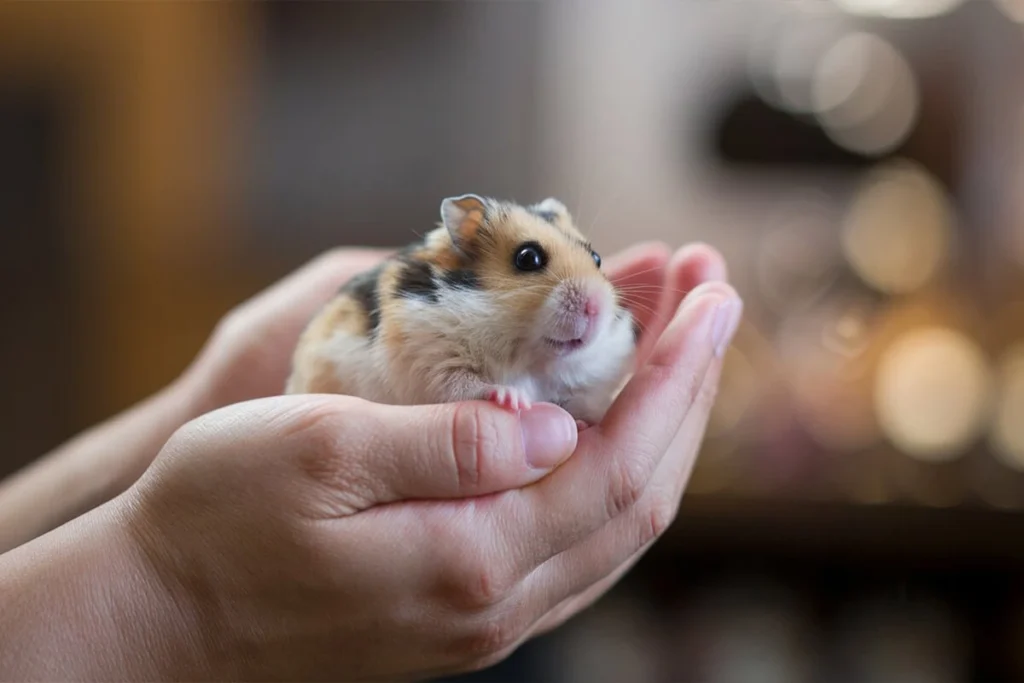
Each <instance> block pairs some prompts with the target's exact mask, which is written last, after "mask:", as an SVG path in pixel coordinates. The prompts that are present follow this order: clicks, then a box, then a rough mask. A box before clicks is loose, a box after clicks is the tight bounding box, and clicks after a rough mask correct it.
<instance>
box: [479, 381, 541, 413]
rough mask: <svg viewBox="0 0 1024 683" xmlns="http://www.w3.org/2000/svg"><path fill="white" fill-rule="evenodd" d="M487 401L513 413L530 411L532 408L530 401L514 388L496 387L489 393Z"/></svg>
mask: <svg viewBox="0 0 1024 683" xmlns="http://www.w3.org/2000/svg"><path fill="white" fill-rule="evenodd" d="M487 400H489V401H493V402H494V403H496V404H498V405H499V406H501V407H502V408H506V409H508V410H513V411H519V410H529V409H530V407H531V404H530V400H529V399H528V398H526V396H525V395H524V394H523V393H522V392H521V391H520V390H519V389H516V388H513V387H495V388H494V389H491V390H490V391H489V392H488V394H487Z"/></svg>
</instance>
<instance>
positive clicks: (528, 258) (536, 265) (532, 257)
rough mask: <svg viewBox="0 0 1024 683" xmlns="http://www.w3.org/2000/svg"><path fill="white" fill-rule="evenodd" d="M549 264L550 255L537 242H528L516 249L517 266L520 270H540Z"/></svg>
mask: <svg viewBox="0 0 1024 683" xmlns="http://www.w3.org/2000/svg"><path fill="white" fill-rule="evenodd" d="M547 264H548V255H547V254H545V253H544V249H543V248H542V247H541V246H540V245H539V244H537V243H536V242H527V243H526V244H523V245H520V247H519V248H518V249H516V256H515V266H516V268H517V269H518V270H522V271H527V272H529V271H533V270H540V269H542V268H543V267H544V266H546V265H547Z"/></svg>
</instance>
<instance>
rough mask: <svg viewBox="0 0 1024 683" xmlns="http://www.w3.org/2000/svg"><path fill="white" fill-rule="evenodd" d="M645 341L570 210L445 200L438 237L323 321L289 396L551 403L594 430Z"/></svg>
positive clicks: (316, 321)
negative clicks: (639, 342) (638, 339)
mask: <svg viewBox="0 0 1024 683" xmlns="http://www.w3.org/2000/svg"><path fill="white" fill-rule="evenodd" d="M635 346H636V332H635V329H634V322H633V318H632V316H631V315H630V313H629V311H628V309H626V308H625V307H624V305H623V303H622V301H621V300H620V296H619V292H618V291H617V290H616V289H615V287H614V286H613V285H612V283H611V282H610V281H609V280H608V278H607V277H606V276H605V275H604V273H603V272H602V271H601V257H600V256H599V255H598V254H597V253H596V252H595V251H594V249H593V248H592V246H591V244H590V242H588V241H587V239H586V238H585V237H584V236H583V235H582V233H580V231H579V230H578V229H577V227H576V226H575V224H574V222H573V219H572V217H571V216H570V215H569V211H568V210H567V209H566V207H565V205H564V204H563V203H562V202H560V201H558V200H557V199H553V198H552V199H546V200H544V201H542V202H540V203H538V204H534V205H530V206H522V205H519V204H516V203H512V202H506V201H499V200H495V199H492V198H485V197H480V196H478V195H474V194H467V195H462V196H458V197H449V198H447V199H445V200H443V201H442V202H441V221H440V222H439V223H438V225H437V227H436V228H435V229H433V230H431V231H430V232H428V233H427V234H426V235H425V236H424V238H423V239H422V240H420V241H417V242H414V243H413V244H410V245H408V246H407V247H405V248H404V249H402V250H401V251H399V252H397V253H396V254H395V255H393V256H391V257H390V258H388V259H387V260H385V261H384V262H382V263H381V264H380V265H378V266H377V267H376V268H374V269H372V270H370V271H368V272H365V273H362V274H360V275H357V276H355V277H354V278H352V279H351V280H350V281H349V282H348V283H346V284H345V285H344V286H343V287H342V288H341V290H340V291H339V292H338V294H337V295H336V296H335V297H334V298H333V299H332V300H331V301H330V302H329V303H328V304H327V305H326V306H325V307H324V308H323V309H321V310H320V311H319V313H317V314H316V316H315V317H314V318H313V320H312V321H311V322H310V324H309V325H308V326H307V327H306V329H305V330H304V332H303V333H302V335H301V338H300V340H299V342H298V345H297V347H296V349H295V354H294V357H293V361H292V372H291V375H290V377H289V379H288V381H287V385H286V388H285V392H286V393H289V394H295V393H335V394H347V395H351V396H357V397H360V398H364V399H366V400H370V401H374V402H377V403H387V404H392V405H410V404H431V403H446V402H452V401H463V400H490V401H494V402H496V403H497V404H499V405H501V406H503V407H505V408H508V409H511V410H519V409H527V408H529V407H530V405H531V404H532V403H534V402H549V403H554V404H557V405H559V406H561V407H562V408H564V409H565V410H566V411H567V412H569V413H570V414H572V415H573V417H575V418H576V419H577V420H579V421H582V422H584V423H587V424H594V423H596V422H599V421H600V420H601V418H602V417H603V415H604V413H605V412H606V411H607V409H608V407H609V406H610V405H611V402H612V400H613V399H614V397H615V395H616V393H617V391H618V390H619V389H620V388H621V386H622V384H623V382H624V380H625V379H626V377H627V375H628V373H629V371H630V370H631V367H632V363H633V360H634V354H635Z"/></svg>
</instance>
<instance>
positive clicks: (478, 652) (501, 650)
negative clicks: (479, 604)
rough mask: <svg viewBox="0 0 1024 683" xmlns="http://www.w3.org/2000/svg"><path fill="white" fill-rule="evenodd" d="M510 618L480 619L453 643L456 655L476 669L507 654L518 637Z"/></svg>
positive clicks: (490, 663)
mask: <svg viewBox="0 0 1024 683" xmlns="http://www.w3.org/2000/svg"><path fill="white" fill-rule="evenodd" d="M519 635H520V634H519V632H518V629H517V628H516V626H515V624H514V622H513V620H512V619H510V618H509V617H508V616H506V615H501V616H497V617H491V618H487V619H481V620H480V621H479V622H478V623H476V624H475V625H474V626H473V627H472V628H471V629H470V631H469V633H468V634H467V635H465V636H462V637H461V638H459V639H457V640H456V642H455V644H454V649H455V651H456V654H457V657H458V658H459V659H460V660H462V661H465V662H467V663H469V664H470V666H471V667H472V668H474V669H476V670H479V669H484V668H487V667H488V666H492V665H493V664H496V663H498V662H499V661H501V660H502V659H504V658H505V657H507V656H508V654H509V652H510V651H511V650H512V649H513V648H514V647H515V644H516V641H517V640H518V639H519Z"/></svg>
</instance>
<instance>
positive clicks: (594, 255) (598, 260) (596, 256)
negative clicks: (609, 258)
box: [590, 251, 601, 268]
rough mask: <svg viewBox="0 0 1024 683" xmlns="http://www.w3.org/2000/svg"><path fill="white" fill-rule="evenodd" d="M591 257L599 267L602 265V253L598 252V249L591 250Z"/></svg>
mask: <svg viewBox="0 0 1024 683" xmlns="http://www.w3.org/2000/svg"><path fill="white" fill-rule="evenodd" d="M590 258H592V259H594V263H595V264H596V265H597V267H598V268H600V267H601V255H600V254H598V253H597V252H596V251H591V252H590Z"/></svg>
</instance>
